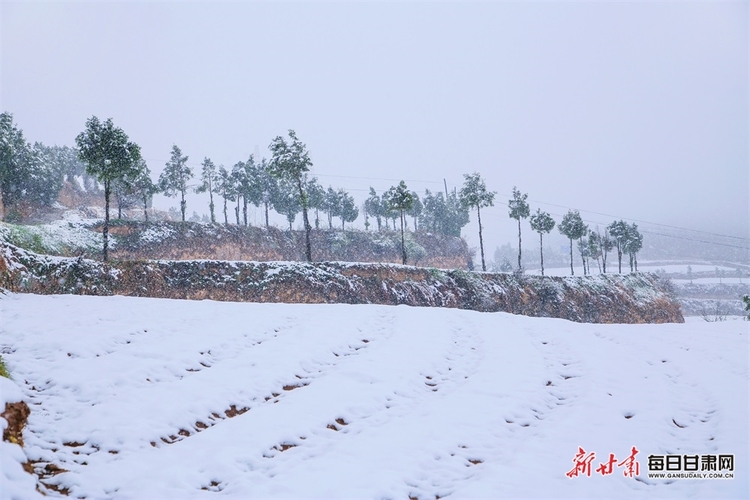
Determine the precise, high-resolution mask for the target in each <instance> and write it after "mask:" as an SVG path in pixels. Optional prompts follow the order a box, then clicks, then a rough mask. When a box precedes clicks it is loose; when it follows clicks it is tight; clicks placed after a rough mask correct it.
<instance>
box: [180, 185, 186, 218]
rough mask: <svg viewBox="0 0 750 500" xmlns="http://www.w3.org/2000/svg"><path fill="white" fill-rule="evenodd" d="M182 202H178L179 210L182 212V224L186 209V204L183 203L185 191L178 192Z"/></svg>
mask: <svg viewBox="0 0 750 500" xmlns="http://www.w3.org/2000/svg"><path fill="white" fill-rule="evenodd" d="M180 193H181V195H182V200H180V210H182V222H185V209H187V203H186V202H185V191H180Z"/></svg>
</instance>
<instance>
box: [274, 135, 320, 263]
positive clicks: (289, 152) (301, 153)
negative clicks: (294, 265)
mask: <svg viewBox="0 0 750 500" xmlns="http://www.w3.org/2000/svg"><path fill="white" fill-rule="evenodd" d="M269 149H270V150H271V163H270V171H271V173H272V174H273V175H275V176H276V177H279V178H286V179H289V180H291V181H292V182H294V183H295V184H296V186H297V190H298V191H299V203H300V205H301V207H302V219H303V222H304V224H305V258H306V259H307V261H308V262H312V245H311V243H310V231H311V230H312V227H311V226H310V219H309V218H308V216H307V207H308V202H307V194H306V193H305V188H304V183H305V174H306V173H307V172H308V171H309V170H310V167H311V166H312V160H310V155H309V154H308V152H307V147H306V146H305V144H304V143H302V142H301V141H300V140H299V139H297V134H296V133H295V132H294V130H291V129H290V130H289V142H287V140H286V139H284V138H283V137H282V136H277V137H276V138H275V139H274V140H273V141H271V144H270V146H269Z"/></svg>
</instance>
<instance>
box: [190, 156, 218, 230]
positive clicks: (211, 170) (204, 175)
mask: <svg viewBox="0 0 750 500" xmlns="http://www.w3.org/2000/svg"><path fill="white" fill-rule="evenodd" d="M201 166H202V167H203V169H202V170H201V183H200V184H199V185H198V187H196V188H195V192H196V193H205V192H208V200H209V202H208V209H209V211H210V212H211V224H215V223H216V215H215V212H214V191H215V190H216V187H217V185H218V181H219V173H218V172H217V171H216V165H214V162H212V161H211V159H210V158H208V157H206V158H203V163H202V164H201Z"/></svg>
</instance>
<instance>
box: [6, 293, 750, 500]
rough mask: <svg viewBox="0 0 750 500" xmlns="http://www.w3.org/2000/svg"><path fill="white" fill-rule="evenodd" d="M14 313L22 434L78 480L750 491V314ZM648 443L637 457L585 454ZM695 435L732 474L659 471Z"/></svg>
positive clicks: (181, 308)
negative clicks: (580, 457) (585, 461)
mask: <svg viewBox="0 0 750 500" xmlns="http://www.w3.org/2000/svg"><path fill="white" fill-rule="evenodd" d="M0 317H1V318H2V324H1V326H0V348H1V349H2V352H3V357H4V358H5V359H6V362H7V365H8V367H9V369H10V371H11V373H12V374H13V376H14V378H15V380H16V381H17V382H18V384H19V385H20V387H21V391H22V393H23V394H24V396H25V398H26V399H27V401H28V403H29V406H30V407H31V409H32V414H31V417H30V419H29V423H28V428H27V430H26V432H25V435H24V437H25V441H26V448H25V452H26V453H27V455H28V457H29V458H30V459H31V460H33V461H35V462H37V463H36V464H35V467H36V468H37V470H39V471H42V470H43V469H44V468H45V466H46V465H47V464H48V463H51V464H54V465H55V466H57V467H60V468H62V469H64V470H65V471H67V472H62V473H57V474H53V473H52V472H55V471H54V468H52V467H49V468H48V472H47V473H46V474H44V479H43V482H44V483H46V484H48V485H55V487H56V488H57V489H63V488H64V489H65V490H66V491H68V492H69V493H70V495H71V496H75V497H85V498H213V497H215V496H216V495H217V492H220V495H222V496H225V497H229V498H266V497H270V498H290V497H295V498H300V497H305V498H310V497H315V498H344V497H347V498H351V497H358V498H407V497H412V498H420V499H428V498H429V499H434V498H436V497H441V498H444V497H447V498H471V497H491V498H517V497H548V498H549V497H554V498H560V497H564V498H582V497H597V498H603V497H608V498H647V497H680V498H689V497H701V498H717V497H734V498H747V496H748V424H747V422H748V396H747V395H748V323H747V322H742V321H728V322H723V323H710V324H709V323H705V322H688V323H685V324H663V325H592V324H577V323H571V322H568V321H564V320H557V319H541V318H528V317H523V316H513V315H510V314H505V313H478V312H474V311H466V310H456V309H439V308H412V307H406V306H397V307H393V306H376V305H305V304H297V305H290V304H253V303H230V302H212V301H178V300H167V299H143V298H126V297H81V296H36V295H20V294H10V295H6V296H2V297H1V298H0ZM6 446H11V445H6ZM634 446H635V447H636V448H637V450H638V451H639V453H638V454H637V455H636V459H637V460H638V461H639V463H640V475H639V476H638V477H637V478H633V477H626V476H625V475H624V474H623V472H624V471H625V469H624V467H617V466H615V468H614V472H613V473H612V474H611V475H601V474H599V473H596V472H594V473H593V474H592V475H591V477H587V476H579V477H573V478H569V477H567V476H566V472H568V471H570V470H571V469H572V468H574V463H573V458H574V456H575V455H576V453H577V451H578V448H579V447H582V448H584V449H585V451H586V452H587V453H588V452H592V451H593V452H595V453H596V458H595V460H594V462H593V466H594V467H597V466H598V464H599V463H601V462H605V461H606V459H607V457H608V455H609V454H610V453H613V454H615V455H616V457H617V459H618V460H623V459H625V458H627V456H628V455H629V454H630V453H631V449H632V447H634ZM691 453H695V454H700V455H704V454H720V453H721V454H728V453H733V454H735V471H734V474H735V477H734V478H733V479H723V480H719V479H714V480H708V479H702V480H676V481H675V480H673V481H666V480H656V479H648V478H647V477H646V467H647V462H648V459H647V457H648V455H650V454H691ZM5 456H6V455H5V453H4V460H5ZM4 468H5V465H4ZM0 477H3V481H4V484H3V485H2V491H4V492H9V491H12V490H13V488H15V489H16V490H23V491H26V494H25V497H27V498H28V497H31V496H32V495H33V491H32V490H30V489H29V487H28V484H29V483H22V481H21V479H19V478H18V477H17V475H14V474H4V475H0ZM50 494H51V495H56V493H55V492H54V491H51V492H50ZM23 497H24V496H21V498H23Z"/></svg>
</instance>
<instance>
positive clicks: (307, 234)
mask: <svg viewBox="0 0 750 500" xmlns="http://www.w3.org/2000/svg"><path fill="white" fill-rule="evenodd" d="M297 187H298V188H299V199H300V203H301V204H302V221H303V222H304V223H305V257H306V258H307V262H312V245H311V243H310V231H312V227H310V219H308V218H307V196H306V195H305V190H304V189H302V176H299V177H297Z"/></svg>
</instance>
